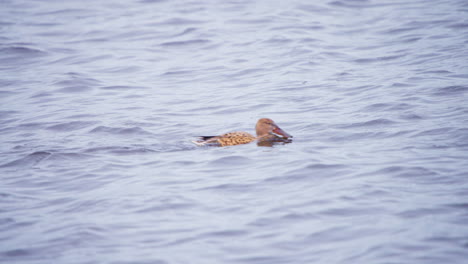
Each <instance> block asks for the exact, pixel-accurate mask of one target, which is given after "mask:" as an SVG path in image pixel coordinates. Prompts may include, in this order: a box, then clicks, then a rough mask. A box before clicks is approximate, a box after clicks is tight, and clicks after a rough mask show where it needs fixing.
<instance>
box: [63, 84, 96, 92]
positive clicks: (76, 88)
mask: <svg viewBox="0 0 468 264" xmlns="http://www.w3.org/2000/svg"><path fill="white" fill-rule="evenodd" d="M91 90H93V88H91V87H89V86H85V85H75V86H69V87H65V88H61V89H57V90H55V91H56V92H60V93H84V92H88V91H91Z"/></svg>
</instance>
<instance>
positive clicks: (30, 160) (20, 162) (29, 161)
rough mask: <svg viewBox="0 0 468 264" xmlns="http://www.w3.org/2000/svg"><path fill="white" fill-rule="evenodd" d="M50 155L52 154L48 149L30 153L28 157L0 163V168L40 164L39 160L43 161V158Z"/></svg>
mask: <svg viewBox="0 0 468 264" xmlns="http://www.w3.org/2000/svg"><path fill="white" fill-rule="evenodd" d="M50 155H52V154H51V153H50V152H47V151H37V152H34V153H31V154H28V155H27V156H26V157H23V158H20V159H17V160H14V161H11V162H8V163H6V164H3V165H0V168H5V167H27V166H34V165H36V164H38V163H39V162H41V161H42V160H44V159H46V158H48V157H49V156H50Z"/></svg>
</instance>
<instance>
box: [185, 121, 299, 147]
mask: <svg viewBox="0 0 468 264" xmlns="http://www.w3.org/2000/svg"><path fill="white" fill-rule="evenodd" d="M255 130H256V134H257V136H256V137H255V136H253V135H251V134H249V133H247V132H230V133H226V134H223V135H220V136H205V137H200V139H201V140H198V141H192V142H193V143H195V144H197V145H199V146H203V145H215V146H221V147H225V146H234V145H240V144H247V143H250V142H253V141H256V140H257V141H258V142H268V141H270V142H271V141H277V140H279V139H280V140H281V139H282V140H285V139H288V138H292V136H291V135H289V134H288V133H286V132H284V131H283V130H282V129H281V128H279V126H278V125H276V124H275V122H274V121H273V120H271V119H269V118H262V119H260V120H258V122H257V125H256V126H255Z"/></svg>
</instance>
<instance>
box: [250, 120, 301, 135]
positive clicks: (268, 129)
mask: <svg viewBox="0 0 468 264" xmlns="http://www.w3.org/2000/svg"><path fill="white" fill-rule="evenodd" d="M255 130H256V131H257V137H263V136H267V135H277V136H280V137H283V138H292V137H293V136H291V135H289V134H288V133H286V132H284V130H282V129H281V128H280V127H279V126H278V125H277V124H275V122H274V121H273V120H271V119H269V118H262V119H260V120H258V122H257V125H256V126H255Z"/></svg>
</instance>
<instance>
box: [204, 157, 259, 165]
mask: <svg viewBox="0 0 468 264" xmlns="http://www.w3.org/2000/svg"><path fill="white" fill-rule="evenodd" d="M251 163H252V160H251V159H249V158H246V157H243V156H227V157H222V158H219V159H216V160H213V161H211V162H210V163H209V166H225V165H237V166H243V165H248V164H251Z"/></svg>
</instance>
